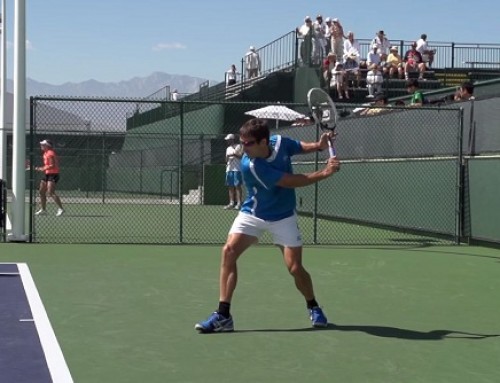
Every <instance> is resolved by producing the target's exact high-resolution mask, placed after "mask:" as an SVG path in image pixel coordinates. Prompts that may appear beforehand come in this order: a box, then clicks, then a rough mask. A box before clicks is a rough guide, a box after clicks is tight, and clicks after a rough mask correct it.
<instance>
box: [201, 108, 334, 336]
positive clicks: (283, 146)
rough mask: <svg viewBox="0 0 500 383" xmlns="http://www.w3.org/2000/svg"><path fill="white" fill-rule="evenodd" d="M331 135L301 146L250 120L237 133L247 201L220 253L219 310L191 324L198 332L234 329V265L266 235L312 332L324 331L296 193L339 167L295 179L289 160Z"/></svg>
mask: <svg viewBox="0 0 500 383" xmlns="http://www.w3.org/2000/svg"><path fill="white" fill-rule="evenodd" d="M330 136H331V133H324V134H323V135H322V136H321V138H320V140H319V141H318V142H300V141H295V140H292V139H290V138H287V137H283V136H280V135H273V136H271V137H270V133H269V128H268V126H267V122H266V120H262V119H258V118H254V119H252V120H249V121H247V122H246V123H245V124H243V126H242V127H241V129H240V141H241V144H242V145H243V150H244V155H243V158H242V160H241V171H242V173H243V180H244V183H245V187H246V188H247V197H246V199H245V201H244V202H243V206H242V208H241V210H240V213H239V214H238V216H237V217H236V219H235V220H234V222H233V226H232V227H231V229H230V231H229V235H228V238H227V241H226V244H225V245H224V247H223V249H222V259H221V268H220V280H219V283H220V296H219V307H218V309H217V311H215V312H214V313H212V314H211V315H210V317H209V318H208V319H207V320H205V321H202V322H199V323H197V324H196V325H195V329H196V330H198V331H200V332H202V333H212V332H228V331H233V330H234V324H233V318H232V316H231V313H230V306H231V299H232V297H233V293H234V290H235V288H236V282H237V278H238V272H237V267H236V262H237V260H238V258H239V256H240V255H241V254H242V253H243V252H244V251H245V250H246V249H248V247H250V245H252V244H253V243H256V242H257V241H258V238H259V237H260V235H261V234H262V233H263V232H264V231H265V230H268V231H269V232H270V233H271V234H272V236H273V241H274V243H275V244H276V245H277V246H278V247H279V248H280V250H281V253H282V254H283V258H284V261H285V264H286V266H287V268H288V271H289V272H290V274H291V275H292V277H293V278H294V280H295V286H296V287H297V289H298V290H299V291H300V292H301V293H302V295H303V296H304V298H305V300H306V303H307V308H308V310H309V315H310V319H311V321H312V325H313V327H326V326H327V325H328V321H327V319H326V316H325V315H324V314H323V311H322V309H321V308H320V306H319V304H318V302H317V301H316V298H315V295H314V290H313V284H312V280H311V276H310V275H309V273H308V272H307V271H306V270H305V268H304V266H303V265H302V239H301V235H300V231H299V228H298V223H297V215H296V213H295V205H296V201H295V190H294V188H297V187H301V186H307V185H311V184H313V183H315V182H318V181H321V180H323V179H325V178H328V177H330V176H331V175H332V174H333V173H335V172H337V171H338V170H339V169H340V162H339V161H338V160H337V159H336V158H330V159H329V160H328V163H327V164H326V166H325V168H324V169H321V170H318V171H315V172H312V173H307V174H293V173H292V165H291V159H290V158H291V157H292V156H293V155H295V154H299V153H310V152H314V151H318V150H324V149H327V148H328V139H329V137H330Z"/></svg>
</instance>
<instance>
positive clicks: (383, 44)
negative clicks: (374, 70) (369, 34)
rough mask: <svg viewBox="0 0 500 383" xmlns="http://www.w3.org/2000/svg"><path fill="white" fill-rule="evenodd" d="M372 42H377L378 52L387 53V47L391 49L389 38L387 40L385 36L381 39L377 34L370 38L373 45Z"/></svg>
mask: <svg viewBox="0 0 500 383" xmlns="http://www.w3.org/2000/svg"><path fill="white" fill-rule="evenodd" d="M373 44H377V48H378V52H379V53H383V54H386V55H388V54H389V49H391V43H390V41H389V40H387V38H385V37H383V38H382V39H380V37H379V36H376V37H375V38H374V39H373V40H372V42H371V44H370V45H372V46H373Z"/></svg>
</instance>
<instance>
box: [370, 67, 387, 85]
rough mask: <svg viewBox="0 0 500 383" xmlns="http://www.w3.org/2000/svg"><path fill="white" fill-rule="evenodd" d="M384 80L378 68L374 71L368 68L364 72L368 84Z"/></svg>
mask: <svg viewBox="0 0 500 383" xmlns="http://www.w3.org/2000/svg"><path fill="white" fill-rule="evenodd" d="M383 82H384V77H383V76H382V72H380V71H379V70H377V71H374V70H370V71H368V73H367V74H366V83H367V84H369V85H373V84H382V83H383Z"/></svg>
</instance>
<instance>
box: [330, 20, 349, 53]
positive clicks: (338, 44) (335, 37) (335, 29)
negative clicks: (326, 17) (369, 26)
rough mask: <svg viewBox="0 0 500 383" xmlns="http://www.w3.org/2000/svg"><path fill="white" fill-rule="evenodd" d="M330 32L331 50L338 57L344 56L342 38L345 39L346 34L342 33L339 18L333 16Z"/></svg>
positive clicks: (342, 29)
mask: <svg viewBox="0 0 500 383" xmlns="http://www.w3.org/2000/svg"><path fill="white" fill-rule="evenodd" d="M330 34H331V36H332V37H331V39H332V41H331V45H332V51H333V53H335V56H337V58H338V59H340V57H344V39H347V36H346V35H345V34H344V28H343V27H342V24H340V20H339V19H337V18H335V19H333V20H332V26H331V28H330Z"/></svg>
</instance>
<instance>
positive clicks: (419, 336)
mask: <svg viewBox="0 0 500 383" xmlns="http://www.w3.org/2000/svg"><path fill="white" fill-rule="evenodd" d="M329 330H330V331H357V332H364V333H366V334H368V335H372V336H378V337H381V338H397V339H409V340H444V339H471V340H478V339H485V338H493V337H500V334H479V333H472V332H465V331H455V330H432V331H427V332H425V331H416V330H409V329H404V328H398V327H389V326H371V325H337V324H334V323H328V326H327V327H325V328H312V327H306V328H295V329H256V330H237V331H235V332H238V333H245V332H309V331H329Z"/></svg>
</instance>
